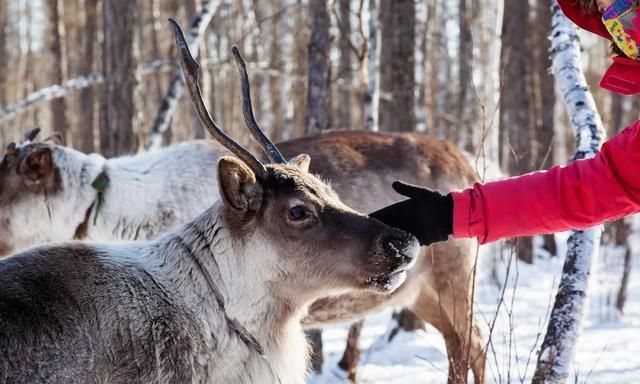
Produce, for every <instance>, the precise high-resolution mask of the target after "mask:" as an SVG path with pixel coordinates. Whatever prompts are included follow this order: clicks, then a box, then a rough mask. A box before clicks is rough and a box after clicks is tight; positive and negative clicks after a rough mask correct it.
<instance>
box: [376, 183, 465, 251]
mask: <svg viewBox="0 0 640 384" xmlns="http://www.w3.org/2000/svg"><path fill="white" fill-rule="evenodd" d="M392 187H393V189H394V190H395V191H396V192H398V193H399V194H401V195H403V196H406V197H408V198H409V199H408V200H404V201H401V202H399V203H395V204H391V205H389V206H388V207H385V208H382V209H380V210H378V211H375V212H373V213H371V214H370V215H369V216H370V217H373V218H375V219H378V220H380V221H382V222H383V223H385V224H388V225H390V226H392V227H396V228H400V229H403V230H405V231H407V232H409V233H411V234H413V235H414V236H415V237H416V238H417V239H418V241H420V245H430V244H433V243H436V242H439V241H446V240H447V239H448V238H449V235H451V234H453V197H452V196H451V194H447V195H443V194H441V193H440V192H438V191H434V190H431V189H429V188H423V187H418V186H415V185H411V184H406V183H403V182H401V181H395V182H394V183H393V184H392Z"/></svg>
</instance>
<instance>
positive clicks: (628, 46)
mask: <svg viewBox="0 0 640 384" xmlns="http://www.w3.org/2000/svg"><path fill="white" fill-rule="evenodd" d="M602 22H603V23H604V25H605V26H606V27H607V31H609V34H610V35H611V37H612V38H613V42H614V43H615V44H616V45H617V46H618V48H620V50H621V51H622V52H624V54H625V55H626V56H627V57H629V58H631V59H634V60H637V59H638V52H639V51H640V49H639V45H640V44H639V43H640V40H638V37H639V35H640V31H639V30H638V28H637V25H636V24H638V12H637V6H635V5H634V0H616V1H615V2H614V3H613V4H612V5H611V6H609V7H608V8H607V9H605V10H604V12H603V13H602Z"/></svg>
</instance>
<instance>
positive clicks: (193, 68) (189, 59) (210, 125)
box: [169, 19, 267, 180]
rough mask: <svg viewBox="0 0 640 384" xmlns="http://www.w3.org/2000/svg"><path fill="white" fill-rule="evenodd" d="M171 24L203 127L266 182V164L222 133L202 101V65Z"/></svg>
mask: <svg viewBox="0 0 640 384" xmlns="http://www.w3.org/2000/svg"><path fill="white" fill-rule="evenodd" d="M169 23H171V26H172V27H173V30H174V32H175V35H176V45H177V47H178V52H180V63H181V65H182V74H183V75H184V81H185V84H186V86H187V89H188V90H189V95H190V96H191V101H192V102H193V106H194V108H195V109H196V113H197V114H198V118H199V119H200V122H202V125H203V126H204V127H205V128H207V130H208V131H209V133H210V134H211V136H213V138H214V139H216V140H217V141H218V142H220V144H222V145H223V146H224V147H225V148H227V149H228V150H229V151H231V152H232V153H233V154H234V155H236V156H238V158H240V159H241V160H242V161H244V162H245V163H246V164H247V165H248V166H249V167H250V168H251V169H252V170H253V171H254V172H255V173H256V176H257V177H258V178H260V179H263V180H264V179H265V178H266V176H267V169H266V168H265V167H264V164H262V163H261V162H260V160H258V159H257V158H256V157H255V156H254V155H253V154H252V153H251V152H249V151H248V150H247V149H246V148H245V147H243V146H242V145H240V144H238V143H237V142H235V141H234V140H233V139H232V138H231V137H229V136H228V135H227V134H226V133H224V131H222V129H221V128H220V127H219V126H218V125H217V124H216V123H215V121H213V119H212V118H211V114H209V110H208V109H207V107H206V105H205V104H204V100H203V99H202V92H201V91H200V85H199V84H198V77H199V70H200V65H198V62H196V61H195V59H194V58H193V56H192V55H191V51H190V50H189V45H188V44H187V41H186V39H185V37H184V33H183V32H182V29H181V28H180V25H179V24H178V23H177V22H176V21H175V20H173V19H169Z"/></svg>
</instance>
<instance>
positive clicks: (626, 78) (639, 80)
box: [558, 0, 640, 95]
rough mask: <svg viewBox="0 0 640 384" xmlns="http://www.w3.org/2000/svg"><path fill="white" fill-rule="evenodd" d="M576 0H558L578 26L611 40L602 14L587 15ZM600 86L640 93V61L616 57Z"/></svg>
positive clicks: (628, 92) (626, 93)
mask: <svg viewBox="0 0 640 384" xmlns="http://www.w3.org/2000/svg"><path fill="white" fill-rule="evenodd" d="M575 3H576V0H558V4H559V5H560V8H561V9H562V12H564V14H565V15H566V16H567V17H568V18H569V19H570V20H571V21H573V22H574V23H575V24H576V25H577V26H578V27H580V28H582V29H585V30H587V31H589V32H592V33H595V34H596V35H599V36H601V37H604V38H605V39H608V40H611V35H610V34H609V32H607V28H606V27H605V26H604V24H603V23H602V19H601V17H600V15H587V14H585V13H584V12H582V11H581V10H580V9H579V8H578V6H577V5H576V4H575ZM600 86H601V87H602V88H604V89H608V90H610V91H614V92H617V93H620V94H623V95H633V94H636V93H640V62H639V61H637V60H632V59H629V58H627V57H614V58H613V63H612V64H611V66H610V67H609V69H607V72H605V74H604V76H602V80H600Z"/></svg>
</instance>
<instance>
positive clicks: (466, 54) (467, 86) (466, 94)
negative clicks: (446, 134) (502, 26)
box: [456, 0, 476, 153]
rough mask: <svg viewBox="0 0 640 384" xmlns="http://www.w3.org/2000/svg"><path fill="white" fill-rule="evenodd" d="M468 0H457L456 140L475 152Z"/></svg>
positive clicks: (471, 41) (471, 46) (460, 144)
mask: <svg viewBox="0 0 640 384" xmlns="http://www.w3.org/2000/svg"><path fill="white" fill-rule="evenodd" d="M468 1H469V0H458V24H459V27H460V44H459V46H458V76H459V81H460V84H459V92H460V93H459V95H458V118H459V119H460V124H458V126H457V128H458V129H457V130H458V134H457V135H456V136H457V137H456V142H457V143H458V145H459V146H460V147H462V148H464V149H465V150H467V151H469V152H470V153H475V145H474V142H473V141H474V140H473V130H472V127H473V126H475V125H476V122H475V118H474V116H473V115H474V112H475V109H476V98H475V95H474V94H473V92H474V90H473V76H472V74H473V37H472V34H471V23H472V17H471V13H470V12H469V10H468V7H467V2H468Z"/></svg>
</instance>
